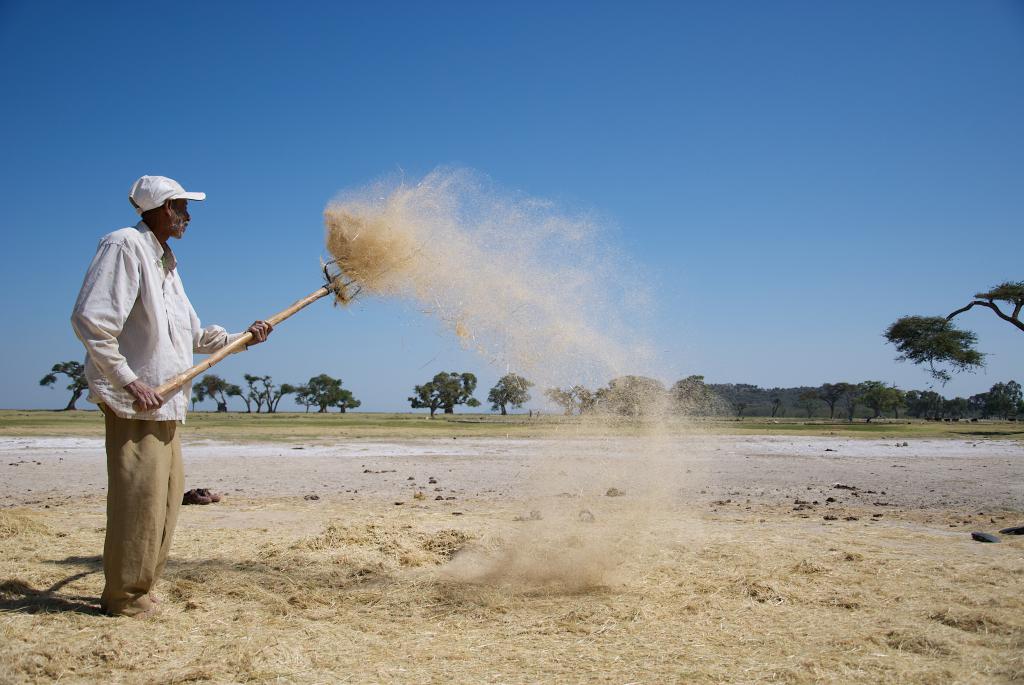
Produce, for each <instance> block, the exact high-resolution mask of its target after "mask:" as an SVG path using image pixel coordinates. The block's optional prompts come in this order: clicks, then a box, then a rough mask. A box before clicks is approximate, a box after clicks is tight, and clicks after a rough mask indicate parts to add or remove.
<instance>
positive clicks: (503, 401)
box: [487, 373, 533, 416]
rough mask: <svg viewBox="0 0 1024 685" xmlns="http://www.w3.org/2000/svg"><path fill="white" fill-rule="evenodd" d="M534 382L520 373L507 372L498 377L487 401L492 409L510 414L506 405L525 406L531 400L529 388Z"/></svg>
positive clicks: (503, 414)
mask: <svg viewBox="0 0 1024 685" xmlns="http://www.w3.org/2000/svg"><path fill="white" fill-rule="evenodd" d="M532 387H533V383H531V382H530V381H528V380H526V379H525V378H523V377H522V376H520V375H519V374H515V373H507V374H505V375H504V376H502V377H501V378H499V379H498V382H497V383H495V385H494V387H493V388H491V391H490V392H489V393H487V401H488V402H490V403H491V411H499V410H500V411H501V415H502V416H505V415H506V414H508V411H507V409H506V407H507V406H508V405H511V406H513V407H515V408H517V409H518V408H519V407H521V406H523V404H524V403H526V402H529V401H530V392H529V389H530V388H532Z"/></svg>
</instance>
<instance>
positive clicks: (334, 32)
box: [0, 0, 1024, 410]
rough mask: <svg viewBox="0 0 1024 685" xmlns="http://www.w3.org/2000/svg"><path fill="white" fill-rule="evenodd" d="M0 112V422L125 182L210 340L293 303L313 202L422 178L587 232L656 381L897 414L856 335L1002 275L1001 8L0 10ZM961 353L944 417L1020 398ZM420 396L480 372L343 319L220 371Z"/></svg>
mask: <svg viewBox="0 0 1024 685" xmlns="http://www.w3.org/2000/svg"><path fill="white" fill-rule="evenodd" d="M0 85H2V92H3V98H2V104H0V136H2V150H3V154H2V160H3V161H2V163H0V181H2V184H0V187H2V189H3V190H2V197H3V205H4V211H3V214H2V217H3V218H2V222H3V223H2V227H3V236H4V240H5V248H4V250H3V251H2V253H0V254H2V257H0V259H2V260H3V261H2V266H3V268H2V288H0V297H2V306H3V317H4V320H5V326H4V330H5V335H4V336H3V337H2V340H0V346H2V347H0V359H2V362H0V364H2V373H3V383H2V385H0V407H11V408H13V407H27V408H37V407H57V406H62V404H63V402H64V401H65V400H66V393H65V392H64V391H63V389H60V390H52V389H47V388H40V387H38V385H37V383H38V380H39V378H40V377H41V376H42V375H43V374H44V373H45V372H47V371H48V370H49V367H50V366H51V365H52V364H53V362H55V361H59V360H65V359H81V358H82V357H83V350H82V347H81V345H80V344H79V343H78V341H77V340H76V339H75V338H74V336H73V334H72V332H71V329H70V326H69V324H68V315H69V313H70V309H71V306H72V304H73V302H74V298H75V295H76V293H77V290H78V287H79V285H80V283H81V278H82V275H83V273H84V270H85V268H86V266H87V264H88V262H89V259H90V257H91V255H92V253H93V250H94V249H95V245H96V242H97V239H98V238H99V237H100V236H101V235H103V234H105V233H107V232H109V231H112V230H115V229H117V228H120V227H122V226H125V225H131V224H133V223H134V222H135V220H136V219H135V215H134V213H133V212H132V210H131V208H130V206H129V205H128V203H127V201H126V194H127V190H128V187H129V185H130V184H131V182H132V181H133V180H134V179H135V178H136V177H138V176H139V175H142V174H147V173H148V174H162V175H167V176H171V177H174V178H177V179H178V180H180V181H181V182H182V183H183V184H185V186H186V187H188V188H194V189H197V190H203V191H205V192H207V193H208V195H209V199H208V201H207V202H205V203H201V204H199V203H196V206H194V208H193V210H194V211H193V222H192V225H191V227H190V229H189V233H188V235H187V237H186V239H185V240H184V241H181V242H180V243H178V244H177V245H176V251H177V252H178V254H179V258H180V260H181V264H182V274H183V277H184V279H185V284H186V287H187V288H188V290H189V294H190V297H191V299H192V301H193V303H194V304H195V306H196V309H197V310H198V311H199V313H200V316H201V317H202V318H203V320H204V322H207V323H221V324H224V325H225V326H227V327H228V328H229V329H231V330H238V329H240V328H242V327H244V326H245V325H247V324H248V323H249V322H250V321H251V320H252V319H254V318H257V317H259V316H265V315H269V314H270V313H273V312H275V311H277V310H278V309H281V308H282V307H283V306H285V305H287V304H289V303H290V302H291V301H292V300H293V299H296V298H297V297H299V296H301V295H303V294H305V293H307V292H309V291H311V290H312V289H313V288H315V287H316V285H317V278H318V276H317V264H318V259H319V256H320V254H321V252H322V224H321V212H322V209H323V207H324V205H325V203H326V202H327V201H328V200H329V199H330V198H331V197H332V196H333V195H334V194H335V193H336V192H337V191H339V190H340V189H343V188H346V187H351V186H357V185H362V184H364V183H366V182H367V181H370V180H372V179H374V178H376V177H378V176H380V175H381V174H387V173H393V172H395V171H396V170H399V169H400V170H403V171H404V172H405V173H407V174H408V175H410V176H413V177H415V176H417V175H420V174H423V173H425V172H427V171H429V170H430V169H432V168H434V167H435V166H437V165H441V164H457V165H465V166H468V167H472V168H475V169H478V170H479V171H481V172H483V173H485V174H488V175H489V176H490V177H491V178H493V179H494V181H495V182H497V183H498V184H500V185H501V186H503V187H506V188H509V189H513V190H518V191H523V192H525V193H528V194H531V195H538V196H543V197H548V198H553V199H555V200H556V201H559V202H563V203H565V204H566V205H567V206H570V207H573V208H577V209H578V208H584V209H586V210H588V211H594V212H597V213H599V214H601V215H602V216H605V217H608V218H609V219H610V221H611V222H612V223H614V224H615V226H617V227H618V230H617V231H616V232H615V240H617V241H618V242H619V243H620V245H619V247H620V248H621V249H622V250H623V251H625V252H626V253H627V254H629V255H630V256H631V257H632V259H633V260H634V261H635V262H636V263H638V264H640V265H642V266H643V267H644V268H645V269H647V270H649V271H650V273H651V280H652V282H653V283H654V285H655V286H656V289H655V303H654V304H655V307H656V312H655V318H654V320H655V321H656V324H655V325H654V327H653V330H652V332H651V335H652V336H653V338H654V340H655V345H656V346H657V349H659V350H660V351H661V352H662V354H663V358H664V359H665V360H666V366H667V368H668V371H667V374H668V375H667V376H666V377H665V378H664V379H663V380H665V381H667V382H671V381H673V380H675V379H676V378H680V377H683V376H685V375H688V374H690V373H702V374H704V375H705V376H706V377H707V379H708V381H709V382H749V383H756V384H759V385H762V386H775V385H787V386H788V385H798V384H809V385H817V384H819V383H822V382H825V381H838V380H849V381H860V380H866V379H878V380H883V381H887V382H896V383H898V384H899V385H900V386H901V387H905V388H912V387H918V388H921V387H925V386H926V385H927V382H928V379H927V377H926V375H925V374H924V373H923V372H922V371H921V370H920V369H918V368H917V367H914V366H910V365H905V364H897V363H896V362H894V361H893V358H894V356H895V353H894V350H893V349H892V348H891V347H889V346H887V345H885V344H884V341H883V339H882V338H881V332H882V331H883V330H884V328H885V327H886V326H887V324H889V323H890V322H891V321H893V320H894V319H896V318H897V317H898V316H900V315H903V314H909V313H920V314H945V313H947V312H948V311H951V310H952V309H953V308H956V307H959V306H961V305H962V304H964V303H965V302H966V301H967V300H968V298H969V297H970V296H971V295H972V294H973V293H974V292H976V291H978V290H981V289H984V288H987V287H989V286H991V285H993V284H995V283H998V282H1000V281H1002V280H1008V279H1013V280H1019V279H1022V278H1024V267H1022V248H1024V136H1022V135H1021V131H1022V128H1021V126H1022V122H1024V3H1021V2H1016V1H1011V0H1003V1H1000V0H985V1H984V2H963V1H962V0H921V1H917V2H915V1H896V2H872V3H864V2H852V1H851V2H838V1H836V2H820V1H819V0H806V1H802V2H789V1H775V2H760V1H753V0H752V1H750V2H703V3H687V2H678V3H676V2H658V3H654V2H628V3H624V2H623V3H603V2H555V3H540V2H525V3H500V4H499V3H479V2H439V3H422V2H408V3H393V2H378V3H321V6H317V3H279V2H277V3H265V2H245V3H241V2H238V3H230V2H202V3H200V2H196V3H191V2H179V3H174V4H173V5H167V4H159V3H116V2H110V3H73V2H46V3H42V2H11V1H9V0H8V1H6V2H3V3H0ZM962 325H963V326H965V327H968V328H971V329H973V330H975V331H976V332H977V333H978V335H979V338H980V344H979V347H980V348H981V349H982V350H983V351H986V352H989V353H990V354H991V357H990V360H989V365H988V368H987V370H986V371H984V372H982V373H979V374H976V375H965V376H960V377H958V378H956V379H955V380H954V381H953V382H951V383H950V384H949V385H948V386H946V387H945V388H944V389H943V392H944V393H945V394H947V395H954V394H959V395H968V394H972V393H975V392H979V391H982V390H985V389H987V388H988V387H989V386H991V385H992V384H993V383H995V382H997V381H1004V380H1008V379H1010V378H1016V379H1017V380H1021V381H1024V373H1022V372H1024V364H1022V363H1021V352H1022V351H1024V336H1022V335H1021V334H1020V333H1019V332H1018V331H1016V330H1014V329H1012V328H1011V327H1010V326H1009V325H1007V324H1005V323H1002V322H999V321H997V320H996V319H995V317H994V316H992V315H991V313H990V312H987V311H978V312H971V313H970V314H969V315H967V316H966V317H963V319H962ZM448 369H454V370H471V371H475V372H476V373H477V374H478V375H479V376H480V379H481V388H482V391H481V392H478V396H479V397H481V398H483V397H484V396H486V389H487V388H488V387H489V386H490V384H491V383H493V381H494V379H495V378H496V376H497V375H498V374H499V372H501V371H503V370H502V369H491V368H488V367H487V365H486V364H485V363H484V361H483V360H481V359H479V358H477V357H474V356H473V355H472V354H471V353H468V352H464V351H462V350H460V348H459V346H458V344H457V343H456V341H455V340H453V339H452V337H451V336H448V335H446V334H444V333H442V332H441V331H439V330H438V328H437V327H436V325H435V324H434V323H433V322H431V321H427V320H424V319H423V317H422V316H421V315H419V314H417V313H416V312H415V310H414V309H411V308H409V307H406V306H402V305H399V304H392V303H386V302H372V303H367V304H364V305H362V306H360V307H357V308H355V309H354V310H353V311H350V312H340V313H339V312H337V311H333V310H332V309H331V308H330V307H328V306H327V305H326V304H323V305H321V306H314V307H313V308H311V309H310V310H308V311H307V312H303V313H302V314H300V315H299V316H297V317H295V318H294V319H292V320H291V321H289V322H288V323H286V324H284V325H283V326H281V328H280V329H279V330H278V331H277V332H276V333H275V334H274V337H273V338H272V341H271V343H269V344H268V345H265V346H263V347H262V348H258V349H256V350H253V351H251V352H249V353H246V354H245V355H240V356H237V357H235V358H232V359H231V360H229V361H227V362H225V363H224V364H223V365H222V366H221V367H220V372H221V373H223V375H225V376H227V377H228V378H231V379H233V380H236V381H240V380H241V376H242V374H243V373H245V372H258V373H269V374H271V375H273V377H274V378H275V380H278V381H291V382H299V381H303V380H305V379H306V378H308V377H310V376H311V375H314V374H317V373H320V372H327V373H330V374H332V375H335V376H341V377H342V378H343V379H344V381H345V384H346V386H347V387H350V388H351V389H352V390H353V391H354V392H355V393H356V395H357V397H360V398H361V399H363V401H364V409H371V410H385V409H405V408H407V403H406V402H405V401H404V400H405V397H406V396H407V395H408V394H409V391H410V390H411V387H412V385H413V384H414V383H417V382H422V381H424V380H426V379H428V378H429V377H430V376H432V375H433V374H434V373H435V372H437V371H440V370H448ZM62 386H63V384H62ZM62 386H61V388H62ZM83 406H84V403H83Z"/></svg>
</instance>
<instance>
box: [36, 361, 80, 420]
mask: <svg viewBox="0 0 1024 685" xmlns="http://www.w3.org/2000/svg"><path fill="white" fill-rule="evenodd" d="M57 374H63V375H65V376H67V377H68V379H69V380H70V381H71V382H70V383H68V390H70V391H71V399H70V400H68V406H66V407H64V411H71V410H73V409H76V407H75V404H76V403H77V402H78V400H79V398H81V397H82V393H84V392H85V391H86V390H87V389H88V388H89V382H88V381H86V380H85V365H84V364H82V362H75V361H71V362H59V363H57V364H54V365H53V368H52V369H50V373H48V374H46V375H45V376H43V377H42V378H41V379H40V380H39V385H42V386H44V387H49V386H52V385H53V384H54V383H56V382H57Z"/></svg>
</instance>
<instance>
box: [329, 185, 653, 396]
mask: <svg viewBox="0 0 1024 685" xmlns="http://www.w3.org/2000/svg"><path fill="white" fill-rule="evenodd" d="M324 222H325V225H326V244H327V249H328V251H329V252H330V253H331V255H332V256H333V258H334V259H335V260H336V261H337V263H338V265H339V266H340V267H341V268H342V270H343V272H344V275H345V276H346V277H347V278H349V279H352V280H354V281H355V282H356V283H358V284H359V285H360V286H361V287H362V292H363V294H364V295H379V296H385V297H398V298H403V299H407V300H410V301H412V302H415V303H416V304H417V305H418V306H419V307H420V308H421V309H422V310H423V311H424V312H425V313H426V314H428V315H430V316H432V317H435V318H436V319H437V320H439V321H440V322H442V324H443V325H444V326H446V327H447V328H449V329H450V330H451V331H452V332H454V333H455V334H456V336H457V337H458V338H459V340H460V341H461V343H462V344H463V345H465V346H466V347H468V348H470V349H473V350H476V351H477V352H479V353H480V354H481V355H483V356H484V357H485V358H486V359H487V360H488V361H489V362H491V363H492V364H494V365H495V367H496V368H502V369H504V368H510V369H512V370H514V371H515V372H516V373H520V374H523V375H525V376H527V377H528V378H530V379H531V380H533V381H534V382H535V383H537V386H538V388H543V387H545V386H554V385H563V384H575V383H591V384H596V383H605V382H607V381H608V380H609V378H610V377H611V375H614V374H616V373H619V372H623V371H624V370H626V369H631V370H636V369H637V368H638V367H642V366H643V365H645V364H646V363H647V362H648V361H649V360H650V358H651V355H650V352H649V350H648V349H647V347H646V345H644V344H643V342H642V341H641V340H640V339H639V337H638V336H637V335H636V334H635V333H634V328H635V325H636V323H635V322H636V321H637V319H642V318H643V317H644V315H645V312H646V309H647V302H648V301H649V297H648V294H647V289H646V287H645V286H644V285H643V281H642V279H640V278H639V277H638V274H637V273H635V271H636V270H635V269H634V268H633V267H632V266H631V265H630V264H629V263H628V262H627V260H625V259H624V258H622V257H621V256H620V255H618V254H616V253H615V251H614V250H612V249H610V248H609V247H607V243H606V242H605V241H604V240H603V239H602V238H603V236H602V234H603V230H602V228H601V226H599V225H598V223H597V222H596V221H594V220H593V218H591V217H589V216H586V215H578V216H573V215H567V214H564V213H560V212H559V211H558V208H557V207H556V206H555V205H554V204H553V203H552V202H549V201H546V200H542V199H538V198H532V197H524V196H521V195H516V194H513V193H508V192H503V191H501V190H499V189H497V188H495V187H494V185H493V184H491V183H490V182H489V181H488V180H487V179H486V178H485V177H483V176H482V175H480V174H478V173H475V172H473V171H470V170H467V169H450V168H444V169H438V170H435V171H433V172H431V173H430V174H428V175H427V176H425V177H424V178H423V179H422V180H420V181H419V182H416V183H406V182H403V181H393V182H379V183H376V184H372V185H369V186H367V187H364V188H360V189H357V190H353V191H348V192H345V193H343V194H342V195H341V196H339V197H338V198H337V199H336V200H335V201H333V202H332V203H330V204H329V205H328V206H327V208H326V210H325V211H324Z"/></svg>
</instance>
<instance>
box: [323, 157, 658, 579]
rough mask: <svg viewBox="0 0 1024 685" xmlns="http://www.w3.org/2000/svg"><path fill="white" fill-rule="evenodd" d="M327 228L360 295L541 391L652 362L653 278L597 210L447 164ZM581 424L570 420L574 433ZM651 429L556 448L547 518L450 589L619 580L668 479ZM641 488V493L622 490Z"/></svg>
mask: <svg viewBox="0 0 1024 685" xmlns="http://www.w3.org/2000/svg"><path fill="white" fill-rule="evenodd" d="M324 220H325V226H326V245H327V249H328V251H329V252H330V253H331V255H332V257H333V258H334V260H336V262H337V266H339V267H340V269H341V270H342V273H343V274H344V276H345V277H346V278H347V279H351V280H352V281H354V282H355V283H356V284H358V286H359V287H360V288H361V292H362V295H361V296H366V295H370V296H381V297H391V298H401V299H405V300H408V301H411V302H414V303H415V304H416V306H418V307H419V308H420V309H421V310H422V311H423V312H424V313H425V314H427V315H429V316H432V317H434V318H436V319H437V320H438V321H440V322H441V323H442V324H443V325H444V326H445V327H447V328H448V329H449V330H450V331H451V332H452V333H454V334H455V336H456V337H457V338H458V339H459V341H460V343H461V344H462V345H463V346H465V347H467V348H469V349H473V350H475V351H477V352H478V353H479V354H481V355H482V356H483V357H484V358H485V359H487V360H488V361H489V362H490V363H491V364H493V365H494V366H495V367H496V368H499V369H505V368H508V369H510V370H512V371H514V372H516V373H519V374H522V375H524V376H526V377H527V378H528V379H530V380H531V381H533V382H534V383H535V390H534V393H535V396H536V395H537V394H539V393H543V392H544V390H545V389H546V388H551V387H556V386H570V385H576V384H583V385H588V386H590V387H595V388H596V387H598V386H601V385H604V384H605V383H607V382H608V381H609V380H610V379H612V378H614V377H616V376H619V375H623V374H636V373H644V372H645V371H648V370H649V369H650V368H651V367H652V365H653V355H652V354H651V352H650V348H649V346H648V345H646V344H645V343H644V341H643V340H642V336H641V335H638V334H637V327H636V322H637V321H638V320H639V319H642V318H643V317H644V315H645V314H646V311H647V309H648V303H649V298H648V295H647V293H648V289H647V287H646V286H645V284H644V279H643V278H642V277H641V274H640V272H639V270H638V269H637V268H636V267H634V266H633V265H632V264H631V263H630V262H629V261H628V260H626V259H624V258H623V257H622V256H621V255H620V254H618V253H617V252H616V251H615V250H613V249H611V248H610V247H609V246H608V241H607V240H606V238H605V230H604V228H603V227H602V226H601V225H600V223H599V222H598V221H596V220H595V219H594V218H593V217H592V216H588V215H586V214H578V215H572V214H567V213H565V212H562V211H560V210H559V208H558V207H557V206H556V205H555V204H554V203H552V202H549V201H546V200H543V199H538V198H533V197H527V196H523V195H519V194H515V193H509V192H505V191H502V190H500V189H498V188H496V187H495V186H494V185H493V184H492V183H490V182H489V181H488V180H487V179H486V178H485V177H483V176H482V175H480V174H478V173H475V172H473V171H471V170H467V169H459V168H455V169H452V168H443V169H438V170H435V171H433V172H431V173H429V174H428V175H426V176H425V177H424V178H423V179H422V180H420V181H418V182H415V183H408V182H406V181H404V180H398V181H384V182H379V183H375V184H372V185H369V186H366V187H363V188H359V189H355V190H351V191H347V192H345V193H343V194H342V195H340V196H339V197H338V198H336V199H335V200H334V201H333V202H331V203H330V204H329V205H328V206H327V208H326V209H325V211H324ZM573 430H574V427H573V425H572V424H568V425H567V426H566V436H565V437H566V439H567V440H572V439H573V437H574V436H573V435H572V432H573ZM588 430H589V433H590V434H591V435H593V427H592V426H590V427H588ZM641 432H642V435H641V437H640V438H637V437H635V436H634V437H631V438H630V439H629V440H623V439H622V436H621V434H619V435H616V434H615V431H609V436H608V439H607V440H601V439H600V438H598V439H596V440H594V439H593V438H591V440H592V443H591V444H588V445H587V446H586V448H585V450H586V451H587V452H588V454H586V455H585V457H584V458H582V459H581V458H580V455H579V454H578V452H579V447H578V445H577V446H576V447H572V448H570V447H568V446H565V445H563V446H560V445H559V443H558V441H554V442H553V443H552V448H551V454H550V458H548V459H547V460H546V463H545V464H543V465H541V466H540V467H539V468H537V469H534V470H533V475H532V478H533V479H534V480H535V481H536V483H535V484H536V488H535V490H536V491H537V493H538V494H537V496H536V498H535V501H532V502H529V503H527V504H526V506H527V507H528V509H530V510H531V511H532V513H533V515H525V516H522V517H517V519H518V520H519V521H520V522H521V526H520V527H519V528H518V530H517V531H514V532H513V533H512V534H511V535H510V537H508V538H503V539H499V540H493V541H490V543H489V544H484V545H479V546H476V547H474V548H472V549H469V550H466V551H465V552H464V553H463V554H460V555H459V556H458V557H456V558H455V559H454V560H453V561H452V563H451V564H450V565H449V566H448V568H447V569H446V571H445V574H446V577H447V578H448V580H453V581H458V582H465V583H478V584H495V585H502V586H512V587H531V588H536V587H544V588H554V589H555V590H556V591H574V592H575V591H580V590H582V589H585V588H588V587H596V586H602V585H607V584H608V583H609V582H611V579H612V578H613V575H614V570H615V568H616V567H617V566H618V565H619V563H620V562H621V561H624V560H625V559H627V558H628V557H630V556H631V555H632V552H635V551H636V550H635V549H631V545H632V546H635V545H636V544H638V543H637V541H638V540H640V539H642V538H643V537H644V536H642V535H639V534H638V533H639V532H640V528H642V526H643V521H644V520H646V519H647V514H648V513H649V511H650V510H651V508H652V507H653V506H655V500H657V499H660V498H661V497H662V496H663V494H664V490H665V487H664V483H666V482H669V481H668V480H666V478H665V473H666V468H665V464H666V459H665V457H666V455H667V449H666V446H667V443H666V442H665V440H664V439H663V433H664V432H663V431H662V430H660V424H659V423H658V421H656V420H655V421H650V420H648V421H647V422H646V424H645V426H644V428H643V430H642V431H641ZM608 450H628V452H629V453H630V454H631V455H632V454H633V452H634V451H635V453H636V461H635V462H633V463H630V464H629V466H628V469H627V468H626V467H623V466H622V464H623V460H622V459H617V460H611V459H602V455H607V454H608ZM570 451H572V452H573V453H574V454H573V456H572V457H569V456H568V452H570ZM613 462H614V463H615V464H617V466H612V463H613ZM627 481H629V482H630V486H629V489H628V491H626V493H625V494H626V496H624V497H614V498H613V497H609V496H607V492H608V491H609V489H610V488H611V487H612V486H615V485H617V484H618V485H620V486H621V484H623V483H625V482H627ZM553 484H554V485H555V486H556V490H559V491H558V492H551V491H550V489H551V487H552V485H553ZM533 507H536V509H532V508H533Z"/></svg>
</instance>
